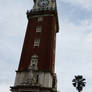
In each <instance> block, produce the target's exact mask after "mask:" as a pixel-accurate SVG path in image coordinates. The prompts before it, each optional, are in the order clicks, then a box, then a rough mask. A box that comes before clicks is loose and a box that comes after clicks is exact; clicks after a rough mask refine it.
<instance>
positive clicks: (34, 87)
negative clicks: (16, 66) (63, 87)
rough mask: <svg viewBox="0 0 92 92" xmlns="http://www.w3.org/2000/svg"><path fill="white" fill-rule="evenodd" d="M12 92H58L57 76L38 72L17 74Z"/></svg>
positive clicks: (28, 71) (29, 71) (31, 71)
mask: <svg viewBox="0 0 92 92" xmlns="http://www.w3.org/2000/svg"><path fill="white" fill-rule="evenodd" d="M11 92H57V78H56V74H51V73H50V72H43V71H37V70H27V71H21V72H17V74H16V80H15V84H14V86H13V87H11Z"/></svg>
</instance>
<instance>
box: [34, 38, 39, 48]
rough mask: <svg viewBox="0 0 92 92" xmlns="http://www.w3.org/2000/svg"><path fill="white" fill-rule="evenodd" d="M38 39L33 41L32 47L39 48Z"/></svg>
mask: <svg viewBox="0 0 92 92" xmlns="http://www.w3.org/2000/svg"><path fill="white" fill-rule="evenodd" d="M39 44H40V39H35V41H34V47H39Z"/></svg>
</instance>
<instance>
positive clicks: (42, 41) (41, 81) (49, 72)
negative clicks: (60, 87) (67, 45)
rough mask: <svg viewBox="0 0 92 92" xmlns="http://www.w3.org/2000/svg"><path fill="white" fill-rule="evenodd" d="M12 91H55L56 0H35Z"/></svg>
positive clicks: (29, 14) (29, 13) (28, 15)
mask: <svg viewBox="0 0 92 92" xmlns="http://www.w3.org/2000/svg"><path fill="white" fill-rule="evenodd" d="M27 18H28V26H27V31H26V35H25V40H24V45H23V49H22V54H21V59H20V63H19V67H18V71H17V73H16V79H15V84H14V87H11V91H12V92H38V91H39V92H44V91H45V92H54V91H55V92H56V91H57V86H56V85H57V82H56V74H55V73H54V69H55V68H54V66H55V43H56V33H57V32H58V16H57V8H56V0H34V6H33V9H32V10H31V11H27Z"/></svg>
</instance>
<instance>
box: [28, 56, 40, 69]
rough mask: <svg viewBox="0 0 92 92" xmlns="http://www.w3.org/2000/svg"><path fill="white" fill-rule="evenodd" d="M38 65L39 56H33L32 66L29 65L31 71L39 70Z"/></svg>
mask: <svg viewBox="0 0 92 92" xmlns="http://www.w3.org/2000/svg"><path fill="white" fill-rule="evenodd" d="M37 64H38V56H37V55H33V56H32V57H31V64H30V65H29V69H35V70H37Z"/></svg>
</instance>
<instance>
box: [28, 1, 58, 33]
mask: <svg viewBox="0 0 92 92" xmlns="http://www.w3.org/2000/svg"><path fill="white" fill-rule="evenodd" d="M33 1H34V5H33V8H32V9H31V10H30V11H27V17H28V19H30V18H31V17H32V16H35V15H36V16H37V15H53V16H55V18H56V22H57V32H58V31H59V23H58V13H57V5H56V0H33Z"/></svg>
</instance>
